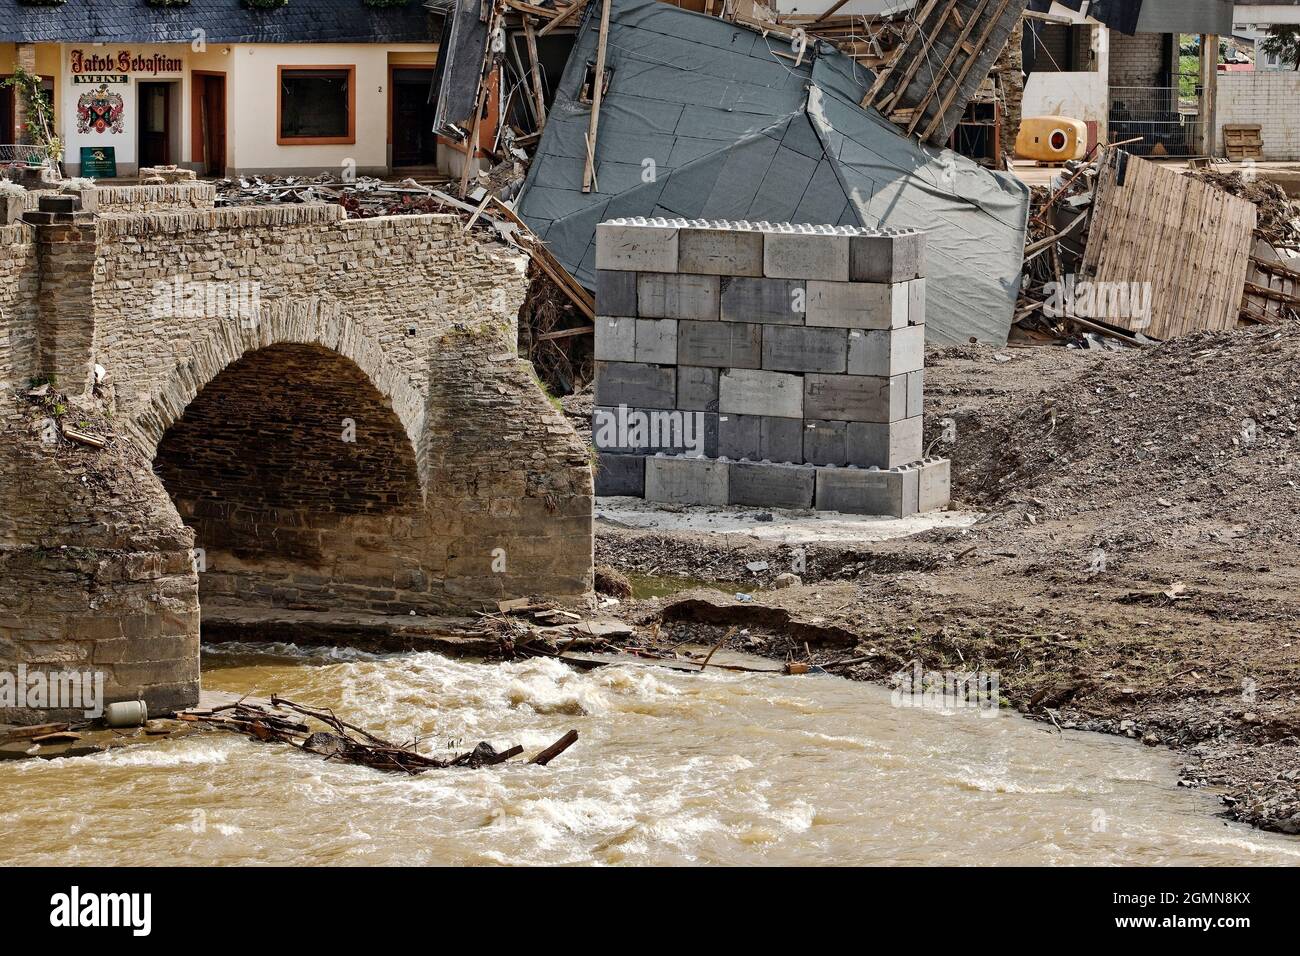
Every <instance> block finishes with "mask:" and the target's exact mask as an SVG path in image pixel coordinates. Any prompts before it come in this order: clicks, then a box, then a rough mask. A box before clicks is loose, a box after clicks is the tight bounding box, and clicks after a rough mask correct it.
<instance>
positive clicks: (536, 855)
mask: <svg viewBox="0 0 1300 956" xmlns="http://www.w3.org/2000/svg"><path fill="white" fill-rule="evenodd" d="M204 665H205V671H204V674H205V684H206V685H207V686H208V687H209V688H211V689H217V690H226V691H231V692H235V693H258V694H263V695H264V694H269V693H273V692H274V693H281V694H286V695H289V696H293V697H296V698H299V699H303V700H311V701H313V702H314V703H317V704H319V705H325V706H332V707H335V708H337V709H338V711H339V712H340V714H347V715H349V716H351V717H353V718H355V719H362V720H364V721H365V723H366V725H367V726H369V727H371V728H373V729H374V730H376V731H378V732H382V733H383V734H385V735H386V736H389V737H391V738H393V739H405V738H408V737H411V736H415V735H427V737H428V738H429V739H428V745H429V749H430V750H434V749H436V748H437V747H440V746H446V747H449V748H450V749H455V748H456V747H459V746H463V745H464V744H466V743H470V744H472V743H473V742H474V741H476V740H479V739H492V740H496V741H499V742H501V743H520V744H523V745H524V746H525V747H526V748H529V749H534V748H536V747H541V746H545V744H547V743H549V742H550V741H551V740H553V739H554V738H555V737H556V736H557V735H558V733H560V732H562V731H563V730H564V729H566V728H568V727H576V728H578V729H579V731H580V733H581V739H580V741H579V743H578V744H577V745H575V746H574V747H573V748H572V749H571V750H570V751H568V752H566V753H565V754H564V756H563V757H561V758H560V759H558V760H557V761H555V762H554V763H553V764H551V765H550V766H548V767H544V768H543V767H527V766H523V765H520V766H509V765H507V766H503V767H500V768H494V769H490V770H488V769H485V770H478V771H475V770H448V771H438V772H434V773H428V774H424V775H422V776H420V777H418V778H406V777H402V776H400V775H394V774H384V773H379V772H376V771H373V770H369V769H367V768H364V767H356V766H347V765H335V764H330V763H327V762H325V761H323V760H321V759H319V758H317V757H314V756H312V755H308V754H303V753H297V752H293V751H291V750H289V749H288V748H287V747H284V746H282V745H275V744H261V743H258V742H255V741H251V740H247V739H245V738H243V737H239V736H233V735H228V734H217V735H196V736H191V737H187V738H184V739H181V740H176V741H167V742H165V743H161V744H155V745H150V746H143V747H139V748H130V749H127V750H122V751H117V752H114V753H111V754H104V755H100V756H96V757H89V758H82V759H79V760H55V761H24V762H14V763H10V764H8V765H0V799H2V800H3V803H2V804H0V805H3V807H4V810H3V811H2V812H0V819H2V820H3V829H2V831H0V832H3V834H4V836H3V838H0V840H2V843H0V857H2V858H3V860H4V862H5V863H7V864H10V865H21V864H32V863H91V862H93V863H95V864H97V865H108V866H117V865H127V864H139V863H156V864H167V863H178V864H200V863H254V862H256V863H279V864H286V865H307V864H315V863H357V864H361V863H376V864H379V863H407V864H439V863H442V864H502V863H584V862H591V863H598V864H631V863H663V864H680V863H687V864H690V863H701V864H703V863H716V864H744V863H768V864H782V863H785V864H818V863H826V864H883V863H916V864H940V863H947V864H958V865H962V864H1012V863H1014V864H1035V863H1040V864H1084V863H1095V864H1111V863H1138V864H1163V863H1188V864H1194V865H1213V864H1233V863H1255V864H1274V865H1295V864H1296V863H1297V862H1300V845H1297V844H1296V842H1295V841H1294V840H1291V839H1290V838H1286V837H1282V836H1279V835H1275V834H1267V833H1261V832H1258V831H1252V830H1250V829H1248V828H1246V827H1244V826H1241V825H1238V824H1228V823H1225V822H1224V821H1222V820H1218V819H1215V818H1214V817H1213V815H1212V813H1211V812H1210V811H1212V810H1213V800H1212V799H1211V798H1210V797H1209V796H1208V795H1207V794H1204V793H1198V792H1193V791H1188V790H1184V789H1179V788H1177V787H1176V786H1175V785H1174V780H1175V774H1174V767H1173V764H1172V761H1171V760H1170V758H1169V756H1168V754H1167V753H1164V752H1162V751H1159V750H1152V749H1149V748H1143V747H1141V746H1139V745H1137V744H1134V743H1132V742H1128V741H1122V740H1116V739H1111V738H1107V737H1102V736H1099V735H1093V734H1077V733H1067V734H1065V735H1060V734H1057V733H1055V732H1049V730H1050V728H1044V727H1043V726H1041V725H1037V724H1034V723H1031V722H1029V721H1025V720H1023V719H1021V718H1019V717H1016V716H1014V715H1009V714H1004V715H1003V716H999V717H996V718H987V717H980V716H978V715H977V714H976V713H974V712H964V713H963V712H958V713H953V714H943V713H938V712H931V711H923V710H911V709H902V708H896V707H894V706H891V703H890V700H889V695H888V694H887V693H886V692H885V691H883V690H881V689H879V688H875V687H871V686H869V685H866V684H863V683H855V682H851V681H844V680H839V679H836V678H830V677H785V676H779V675H753V674H725V673H721V672H706V673H704V674H701V675H690V674H680V673H674V672H671V671H668V670H665V669H663V668H657V667H644V666H639V665H628V666H616V667H609V668H603V669H600V670H596V671H591V672H585V673H584V672H579V671H575V670H572V669H570V668H568V667H565V666H563V665H561V664H558V663H556V662H554V661H545V660H529V661H516V662H507V663H504V664H496V665H482V664H478V663H474V662H471V661H465V660H451V659H448V658H445V657H442V656H441V655H438V654H433V653H408V654H389V655H379V656H376V655H372V654H365V653H361V652H357V651H336V650H325V649H319V650H298V649H296V648H284V647H281V648H271V647H268V646H257V647H243V648H240V647H238V646H229V647H226V648H222V649H219V650H217V651H216V652H208V653H206V654H205V662H204Z"/></svg>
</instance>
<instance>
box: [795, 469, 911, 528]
mask: <svg viewBox="0 0 1300 956" xmlns="http://www.w3.org/2000/svg"><path fill="white" fill-rule="evenodd" d="M919 489H920V469H918V468H917V467H915V466H903V467H900V468H891V469H889V470H888V471H881V470H879V469H862V468H818V469H817V501H816V503H817V510H818V511H839V512H842V513H844V514H864V515H892V516H893V517H895V518H905V517H907V516H908V515H912V514H916V512H917V510H918V500H919Z"/></svg>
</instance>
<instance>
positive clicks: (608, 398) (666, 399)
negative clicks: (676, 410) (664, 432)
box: [596, 362, 677, 408]
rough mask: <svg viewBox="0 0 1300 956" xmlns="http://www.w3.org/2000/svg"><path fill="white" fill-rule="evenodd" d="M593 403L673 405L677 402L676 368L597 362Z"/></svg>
mask: <svg viewBox="0 0 1300 956" xmlns="http://www.w3.org/2000/svg"><path fill="white" fill-rule="evenodd" d="M596 404H597V405H627V406H629V407H631V408H673V407H674V406H675V405H676V404H677V369H675V368H674V367H672V366H663V365H642V364H640V363H637V362H597V363H596Z"/></svg>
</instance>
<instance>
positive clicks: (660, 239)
mask: <svg viewBox="0 0 1300 956" xmlns="http://www.w3.org/2000/svg"><path fill="white" fill-rule="evenodd" d="M642 222H643V223H645V224H640V223H637V222H634V221H632V220H626V219H623V220H618V219H616V220H612V221H610V222H602V223H600V224H599V225H598V226H597V227H596V268H597V269H598V270H599V269H607V270H610V271H616V272H673V271H674V270H676V268H677V228H676V227H675V226H668V225H662V226H655V225H651V224H650V221H649V220H642Z"/></svg>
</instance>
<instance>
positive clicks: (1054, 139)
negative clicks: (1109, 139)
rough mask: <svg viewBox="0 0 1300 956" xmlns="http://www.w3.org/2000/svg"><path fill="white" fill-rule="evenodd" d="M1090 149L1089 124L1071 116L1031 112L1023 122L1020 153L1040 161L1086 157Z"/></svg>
mask: <svg viewBox="0 0 1300 956" xmlns="http://www.w3.org/2000/svg"><path fill="white" fill-rule="evenodd" d="M1087 151H1088V127H1087V125H1086V124H1085V123H1084V122H1083V120H1077V119H1070V118H1069V117H1068V116H1030V117H1028V118H1026V119H1024V120H1021V122H1020V133H1019V135H1018V136H1016V155H1017V156H1018V157H1020V158H1021V159H1036V160H1038V161H1039V162H1040V163H1063V162H1065V161H1066V160H1067V159H1083V157H1084V155H1085V154H1086V153H1087Z"/></svg>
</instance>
